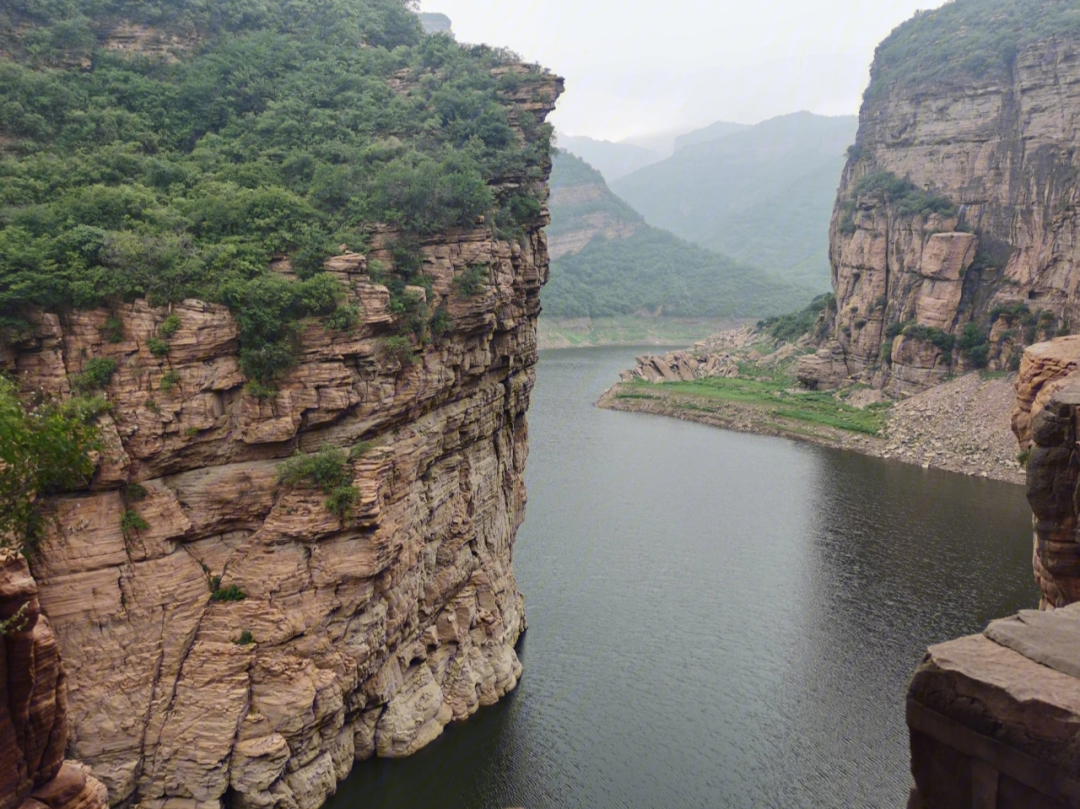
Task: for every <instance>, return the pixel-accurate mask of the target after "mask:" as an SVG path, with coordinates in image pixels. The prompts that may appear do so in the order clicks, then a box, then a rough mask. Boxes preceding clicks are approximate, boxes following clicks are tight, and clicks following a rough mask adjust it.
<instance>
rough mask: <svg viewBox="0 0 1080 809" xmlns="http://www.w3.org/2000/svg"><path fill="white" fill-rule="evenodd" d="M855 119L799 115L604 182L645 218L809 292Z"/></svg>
mask: <svg viewBox="0 0 1080 809" xmlns="http://www.w3.org/2000/svg"><path fill="white" fill-rule="evenodd" d="M857 125H858V119H857V118H855V116H843V117H836V118H829V117H823V116H820V115H813V114H811V113H808V112H798V113H795V114H793V115H784V116H780V117H778V118H772V119H770V120H768V121H764V122H762V123H760V124H757V125H756V126H751V127H747V128H745V129H742V130H740V131H735V132H731V133H729V134H727V135H722V136H721V137H718V138H715V139H712V140H708V141H705V142H702V143H689V144H687V145H685V146H684V147H683V148H681V149H679V151H677V152H676V153H675V154H674V155H673V156H672V157H670V158H668V159H667V160H664V161H662V162H660V163H655V164H653V165H651V166H646V167H645V168H642V169H639V170H638V171H636V172H634V173H633V174H630V175H627V176H624V177H622V178H620V179H619V180H617V181H615V182H614V183H613V184H612V188H613V189H614V191H615V192H616V193H617V194H618V195H619V196H620V197H622V198H623V199H625V200H626V201H627V202H629V203H630V204H631V205H632V206H633V207H634V209H635V210H638V211H640V212H641V213H642V214H644V216H645V219H646V221H647V222H648V223H649V224H651V225H655V226H657V227H661V228H665V229H667V230H670V231H671V232H672V233H675V234H676V235H678V236H681V237H682V238H684V239H688V240H690V241H693V242H695V243H697V244H700V245H702V246H703V247H708V248H710V249H712V250H715V251H717V252H720V253H723V254H726V255H729V256H731V257H732V258H735V259H738V260H740V261H743V262H746V263H747V264H751V265H753V266H756V267H760V268H761V269H763V270H765V271H767V272H769V273H772V274H774V275H776V276H779V277H782V278H783V279H785V280H787V281H791V282H794V283H797V284H800V285H808V286H810V287H812V288H813V289H815V290H818V291H823V290H826V289H828V288H829V284H830V270H829V261H828V249H829V219H830V217H831V215H832V208H833V202H834V201H835V199H836V188H837V185H838V184H839V182H840V171H841V169H842V168H843V165H844V160H845V150H846V147H847V146H848V145H850V144H851V143H853V142H854V140H855V129H856V127H857Z"/></svg>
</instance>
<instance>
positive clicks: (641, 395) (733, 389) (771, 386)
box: [614, 377, 889, 436]
mask: <svg viewBox="0 0 1080 809" xmlns="http://www.w3.org/2000/svg"><path fill="white" fill-rule="evenodd" d="M614 398H615V399H616V400H620V399H622V400H627V399H638V400H641V399H653V400H666V404H667V406H669V407H672V408H676V409H681V410H694V411H699V412H704V413H716V414H723V413H724V412H725V411H726V410H727V408H725V405H727V404H735V405H742V406H745V407H751V408H754V409H757V410H759V411H760V413H759V415H760V417H761V419H762V420H763V421H766V422H774V423H777V424H780V423H783V422H789V421H800V422H807V423H809V424H814V425H821V426H824V427H830V428H833V429H837V430H845V431H848V432H855V433H862V434H864V435H870V436H881V435H883V434H884V432H885V427H886V425H887V423H888V410H889V404H888V403H885V402H881V403H875V404H870V405H868V406H866V407H865V408H858V407H853V406H851V405H849V404H847V403H846V402H844V401H843V399H841V398H839V397H838V396H835V395H833V394H832V393H825V392H817V391H801V390H797V389H795V388H793V387H792V386H791V383H790V382H789V381H788V380H787V379H785V378H780V379H770V378H760V377H759V378H743V377H736V378H733V379H726V378H719V377H711V378H706V379H697V380H694V381H693V382H666V383H660V384H653V383H650V382H644V381H640V380H636V381H633V382H624V383H622V384H620V385H619V386H618V388H617V389H616V390H615V392H614Z"/></svg>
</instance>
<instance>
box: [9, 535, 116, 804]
mask: <svg viewBox="0 0 1080 809" xmlns="http://www.w3.org/2000/svg"><path fill="white" fill-rule="evenodd" d="M0 622H3V623H2V624H0V626H2V627H4V628H5V629H4V631H0V751H3V755H2V756H0V809H43V808H44V809H102V808H103V807H104V806H105V805H106V803H105V800H106V796H105V787H104V786H103V785H102V784H101V783H100V782H99V781H97V780H96V779H95V778H93V777H92V776H89V775H88V773H87V771H86V768H85V767H83V766H82V765H80V764H78V763H77V762H74V761H65V760H64V750H65V748H66V747H67V741H68V727H67V687H66V684H65V682H64V668H63V665H62V663H61V660H60V653H59V650H58V648H57V643H56V636H55V635H54V634H53V631H52V628H51V627H50V626H49V621H48V619H47V618H45V616H43V615H42V614H41V605H40V603H39V602H38V592H37V586H36V584H35V583H34V579H33V577H32V576H31V575H30V570H29V568H28V566H27V564H26V561H25V560H24V559H23V558H22V557H20V556H18V555H17V554H15V553H14V552H12V551H9V550H6V549H0Z"/></svg>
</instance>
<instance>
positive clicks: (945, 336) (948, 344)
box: [903, 323, 956, 354]
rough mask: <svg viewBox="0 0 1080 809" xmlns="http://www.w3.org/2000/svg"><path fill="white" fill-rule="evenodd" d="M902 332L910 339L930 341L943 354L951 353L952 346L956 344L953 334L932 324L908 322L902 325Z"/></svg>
mask: <svg viewBox="0 0 1080 809" xmlns="http://www.w3.org/2000/svg"><path fill="white" fill-rule="evenodd" d="M903 334H904V336H905V337H910V338H911V339H912V340H922V341H923V342H924V343H930V344H931V345H933V346H934V347H935V348H937V349H938V350H939V351H941V352H942V353H943V354H951V353H952V350H953V347H954V346H955V345H956V335H955V334H949V333H948V332H947V331H942V330H941V329H938V328H935V327H934V326H921V325H917V324H913V323H912V324H908V325H907V326H905V327H904V331H903Z"/></svg>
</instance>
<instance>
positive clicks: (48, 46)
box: [0, 0, 552, 389]
mask: <svg viewBox="0 0 1080 809" xmlns="http://www.w3.org/2000/svg"><path fill="white" fill-rule="evenodd" d="M407 5H408V4H407V3H402V2H401V0H320V2H315V0H297V2H294V3H289V4H280V3H277V4H275V3H269V4H266V3H254V4H252V3H249V2H245V0H219V2H214V3H211V4H206V3H202V2H196V0H177V2H174V3H161V2H150V3H139V4H131V3H128V2H124V0H85V2H80V3H69V2H66V0H65V1H62V0H47V1H46V2H42V3H33V4H27V3H17V4H15V6H14V7H13V9H11V10H10V14H8V15H6V16H5V15H0V34H2V35H3V41H4V48H5V51H6V52H7V53H8V54H9V55H13V56H14V57H15V58H14V59H7V60H4V61H2V62H0V109H2V110H3V113H2V116H0V117H2V121H0V123H2V128H3V131H4V136H5V149H4V159H3V160H0V208H2V209H3V211H4V216H3V219H2V220H0V328H2V327H12V326H19V325H20V324H22V323H23V322H24V321H23V317H24V314H25V312H26V310H27V309H28V308H29V307H41V308H45V309H63V308H70V307H72V306H75V307H90V306H99V305H114V304H115V303H118V302H121V301H129V300H132V299H134V298H138V297H146V298H148V299H149V300H150V302H151V303H152V304H155V305H164V304H169V303H174V302H178V301H181V300H183V299H184V298H188V297H196V298H200V299H203V300H209V301H214V302H220V303H224V304H226V305H227V306H229V308H230V309H231V310H232V311H233V312H234V313H235V314H236V315H237V318H238V320H240V321H241V334H240V343H241V351H242V357H241V360H242V369H243V371H244V373H245V374H246V375H247V376H248V378H249V380H254V381H256V382H258V383H259V384H260V385H262V387H263V388H264V389H267V388H272V387H273V385H274V383H275V381H276V380H278V379H280V377H281V376H282V375H283V373H285V372H286V371H287V370H288V368H289V367H291V364H292V363H293V362H294V361H295V351H294V349H293V346H292V343H293V338H294V336H295V334H296V332H297V330H298V321H300V320H301V319H303V318H306V317H322V318H325V320H326V323H327V325H328V327H329V328H332V329H336V330H343V329H348V328H351V327H352V326H353V325H354V324H355V322H356V318H355V316H354V315H355V311H354V310H352V309H350V308H349V307H347V306H343V305H340V299H341V297H342V292H343V290H341V289H340V288H339V285H338V283H337V281H336V280H335V279H334V278H332V277H330V276H327V275H325V274H323V273H321V269H322V262H323V260H324V259H325V258H326V257H327V256H329V255H331V254H332V253H333V252H334V250H336V249H337V246H338V245H341V244H344V245H346V246H347V247H353V248H354V249H355V248H360V247H362V246H364V245H365V244H366V243H367V242H368V241H369V239H370V237H371V234H372V233H373V232H374V231H375V229H376V226H378V225H387V224H388V225H392V226H394V227H396V228H398V229H399V230H400V231H401V232H402V240H403V241H404V242H408V243H415V242H416V239H417V238H418V237H420V236H426V235H429V234H432V233H435V232H437V231H441V230H445V229H448V228H454V227H475V226H476V224H477V222H478V220H479V218H480V217H481V216H483V217H485V219H486V221H488V222H492V223H493V222H495V221H496V220H498V222H499V223H500V226H503V227H507V228H510V229H514V228H515V227H517V226H519V225H520V224H521V223H522V222H523V221H525V220H526V219H535V217H537V216H538V215H539V214H540V212H541V210H542V208H541V205H540V201H539V198H538V196H537V194H538V193H540V190H541V188H542V185H541V182H540V181H541V180H542V178H543V172H544V170H545V168H546V162H547V157H548V156H549V152H550V140H551V132H552V130H551V127H550V126H549V125H548V124H544V123H540V122H539V121H537V120H535V119H534V118H533V117H532V116H530V115H528V114H527V113H526V114H523V115H520V116H518V117H517V118H516V119H515V120H513V121H512V119H511V117H510V115H509V111H510V108H511V107H512V106H513V104H514V101H513V100H512V99H511V98H510V97H509V96H507V95H506V94H504V93H502V92H501V90H500V88H506V87H509V86H511V85H517V84H520V83H522V82H525V81H528V78H527V77H525V76H517V75H515V76H514V77H513V78H508V76H507V74H506V73H505V71H503V72H502V75H501V77H500V73H499V72H496V73H493V72H492V71H493V69H495V68H498V67H501V66H504V65H506V64H507V63H508V61H511V60H513V59H516V58H517V57H516V56H515V55H514V54H511V53H508V52H504V51H500V50H496V49H491V48H486V47H483V46H477V47H465V46H461V45H459V44H458V43H456V42H455V41H454V40H453V39H452V37H450V36H446V35H433V36H425V35H423V33H422V31H421V28H420V26H419V23H418V22H417V18H416V16H415V15H414V14H412V13H411V12H410V11H409V9H408V8H407ZM136 7H137V8H136ZM133 16H134V18H136V19H135V21H136V22H137V23H138V24H140V25H146V26H150V27H151V28H156V29H160V30H162V31H164V32H165V33H177V34H180V35H182V38H185V39H186V38H190V37H192V36H193V37H194V39H195V40H197V42H198V47H195V48H192V49H190V50H188V51H187V52H183V51H178V52H177V53H178V58H177V59H176V60H175V61H174V62H166V61H165V60H162V59H157V58H153V57H146V56H145V55H138V54H132V55H129V54H126V53H121V52H118V51H110V50H105V49H99V47H98V43H99V39H98V35H99V34H103V33H105V32H106V31H107V30H108V26H109V25H110V24H111V22H113V21H115V20H118V19H132V17H133ZM60 31H63V32H66V33H63V35H60V34H59V33H56V32H60ZM72 31H77V32H81V34H80V36H73V35H72V34H71V32H72ZM54 33H56V36H53V34H54ZM358 45H359V47H358ZM84 59H85V60H87V61H90V60H92V64H93V69H92V70H83V69H81V68H79V67H77V65H79V64H80V62H81V61H82V60H84ZM523 70H525V71H526V72H529V71H531V72H532V74H533V75H534V76H539V75H540V74H541V71H540V68H538V67H531V68H523ZM515 128H517V129H521V130H523V131H524V133H525V138H521V137H519V135H518V133H517V132H516V131H515ZM508 177H511V178H514V184H513V187H512V188H510V187H507V186H505V184H503V183H502V182H501V181H502V180H504V179H505V178H508ZM412 252H413V254H414V256H415V255H418V251H412ZM282 256H289V257H290V258H291V259H292V265H293V267H294V269H295V272H296V273H297V275H298V278H287V277H284V276H280V275H272V274H268V272H267V266H268V264H269V263H270V261H271V260H272V259H273V258H275V257H282ZM402 267H404V265H402ZM414 269H415V270H416V271H418V270H419V268H414ZM398 271H399V272H404V269H399V270H398ZM373 272H374V268H373ZM405 275H409V273H408V272H405ZM409 283H416V281H415V280H410V281H409ZM312 293H318V294H317V295H313V294H312ZM425 319H426V315H425ZM178 327H179V321H178V319H177V318H176V317H175V315H170V316H169V317H168V318H166V320H165V322H164V323H163V324H162V325H161V328H160V329H159V332H158V335H157V337H156V338H155V340H162V341H168V340H169V339H171V337H172V335H173V334H174V333H175V331H176V329H177V328H178ZM110 334H117V335H118V333H117V332H116V331H115V330H113V331H111V332H110ZM117 339H119V335H118V336H117ZM152 349H153V350H154V353H155V354H159V355H164V353H165V350H164V346H163V345H161V343H158V342H155V343H153V344H152Z"/></svg>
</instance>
